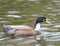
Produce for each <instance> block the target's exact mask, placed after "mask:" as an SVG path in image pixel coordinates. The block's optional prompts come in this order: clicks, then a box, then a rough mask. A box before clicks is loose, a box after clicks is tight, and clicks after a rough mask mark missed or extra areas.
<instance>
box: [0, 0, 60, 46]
mask: <svg viewBox="0 0 60 46" xmlns="http://www.w3.org/2000/svg"><path fill="white" fill-rule="evenodd" d="M39 16H45V17H46V18H47V19H48V20H49V21H50V22H51V23H52V24H51V25H49V24H47V23H42V24H41V27H42V30H44V31H45V32H48V34H44V35H43V36H45V37H44V39H45V40H44V39H43V40H41V42H40V41H39V42H37V43H35V41H34V38H25V39H24V40H22V43H23V41H25V43H24V44H22V45H21V44H20V43H21V41H20V42H19V41H17V42H15V43H14V41H13V42H9V40H8V41H7V40H5V41H1V42H0V46H24V45H25V46H60V36H59V35H60V0H0V31H1V32H2V24H3V23H4V24H6V25H20V24H21V25H28V26H31V27H33V25H34V22H35V20H36V18H37V17H39ZM0 34H2V33H0ZM31 39H33V40H31ZM29 40H30V41H34V42H33V43H32V42H30V41H29ZM10 41H12V40H11V39H10ZM26 41H27V42H30V43H27V42H26Z"/></svg>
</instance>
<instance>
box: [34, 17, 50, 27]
mask: <svg viewBox="0 0 60 46" xmlns="http://www.w3.org/2000/svg"><path fill="white" fill-rule="evenodd" d="M42 22H47V23H50V22H49V21H48V20H47V18H46V17H38V18H37V20H36V22H35V25H34V28H35V27H36V25H37V24H38V23H42Z"/></svg>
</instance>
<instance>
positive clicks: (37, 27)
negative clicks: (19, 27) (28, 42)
mask: <svg viewBox="0 0 60 46" xmlns="http://www.w3.org/2000/svg"><path fill="white" fill-rule="evenodd" d="M34 30H35V31H39V32H40V31H41V28H40V23H36V24H35V26H34Z"/></svg>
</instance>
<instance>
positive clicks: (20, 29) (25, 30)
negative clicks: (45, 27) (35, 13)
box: [3, 17, 49, 37]
mask: <svg viewBox="0 0 60 46" xmlns="http://www.w3.org/2000/svg"><path fill="white" fill-rule="evenodd" d="M42 22H47V23H49V21H48V20H47V18H46V17H38V18H37V19H36V21H35V23H34V26H33V28H32V27H30V26H27V25H13V26H5V25H3V32H4V35H5V36H13V37H16V36H34V35H38V34H41V27H40V26H41V25H40V23H42Z"/></svg>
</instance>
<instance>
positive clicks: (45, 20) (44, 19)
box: [36, 17, 49, 23]
mask: <svg viewBox="0 0 60 46" xmlns="http://www.w3.org/2000/svg"><path fill="white" fill-rule="evenodd" d="M42 22H47V23H49V21H48V20H47V18H46V17H38V18H37V20H36V23H42Z"/></svg>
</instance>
